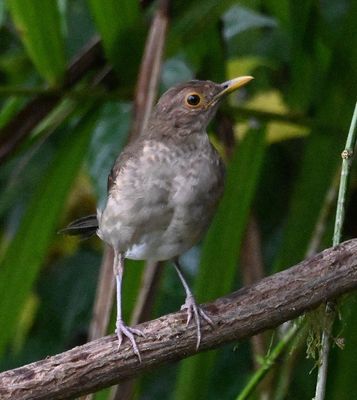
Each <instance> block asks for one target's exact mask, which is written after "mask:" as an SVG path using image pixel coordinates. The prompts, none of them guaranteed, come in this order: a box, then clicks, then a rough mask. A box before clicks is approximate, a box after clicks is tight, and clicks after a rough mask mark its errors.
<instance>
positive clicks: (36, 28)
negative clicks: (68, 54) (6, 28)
mask: <svg viewBox="0 0 357 400" xmlns="http://www.w3.org/2000/svg"><path fill="white" fill-rule="evenodd" d="M7 5H8V8H9V10H10V13H11V16H12V18H13V21H14V23H15V26H16V29H17V32H18V34H19V36H20V38H21V40H22V42H23V44H24V46H25V48H26V51H27V53H28V55H29V57H30V58H31V60H32V62H33V63H34V65H35V66H36V68H37V70H38V72H39V74H40V75H41V76H42V77H43V78H44V79H45V80H46V81H47V82H48V83H49V84H50V85H52V86H53V85H56V84H58V83H59V82H60V81H61V79H62V78H63V75H64V71H65V66H66V58H65V51H64V40H63V36H62V32H61V19H60V13H59V10H58V6H57V1H56V0H46V1H36V0H9V1H8V2H7Z"/></svg>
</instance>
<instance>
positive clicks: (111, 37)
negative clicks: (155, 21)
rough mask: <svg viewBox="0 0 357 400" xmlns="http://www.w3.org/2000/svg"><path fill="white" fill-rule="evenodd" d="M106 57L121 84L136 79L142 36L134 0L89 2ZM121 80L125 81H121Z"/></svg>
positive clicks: (142, 41) (136, 5)
mask: <svg viewBox="0 0 357 400" xmlns="http://www.w3.org/2000/svg"><path fill="white" fill-rule="evenodd" d="M88 2H89V6H90V10H91V13H92V15H93V17H94V21H95V25H96V27H97V29H98V31H99V33H100V36H101V38H102V40H103V46H104V51H105V54H106V56H107V57H108V59H109V61H110V62H111V63H112V64H113V66H114V67H115V68H116V70H117V71H118V73H119V74H120V76H121V78H123V81H125V78H126V77H127V76H132V77H134V76H135V72H136V70H137V66H138V64H139V60H140V57H141V49H142V46H143V43H144V39H145V35H143V32H142V25H141V20H140V19H139V17H140V8H139V2H138V1H136V0H88ZM123 76H124V77H123Z"/></svg>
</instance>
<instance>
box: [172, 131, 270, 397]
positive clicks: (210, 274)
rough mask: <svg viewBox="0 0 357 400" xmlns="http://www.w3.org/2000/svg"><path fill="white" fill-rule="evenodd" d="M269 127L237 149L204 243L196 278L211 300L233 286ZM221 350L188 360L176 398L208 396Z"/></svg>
mask: <svg viewBox="0 0 357 400" xmlns="http://www.w3.org/2000/svg"><path fill="white" fill-rule="evenodd" d="M265 143H266V141H265V129H264V128H261V129H251V130H250V131H249V132H248V133H247V135H246V136H245V138H244V140H243V141H242V143H240V145H239V147H238V148H237V149H236V150H235V153H234V154H233V157H232V160H231V162H230V164H229V167H228V171H227V179H226V187H225V193H224V197H223V199H222V202H221V204H220V207H219V210H218V212H217V215H216V217H215V219H214V222H213V224H212V226H211V228H210V229H209V231H208V234H207V237H206V240H205V242H204V244H203V249H202V258H201V267H200V271H199V274H198V276H197V279H196V290H195V293H196V295H197V298H198V299H203V298H204V300H211V299H214V298H216V297H219V296H222V295H224V294H227V293H228V292H229V291H230V290H231V289H232V287H233V283H234V281H235V278H236V274H237V263H238V259H239V251H240V246H241V243H242V239H243V235H244V232H245V228H246V223H247V219H248V217H249V212H250V208H251V204H252V201H253V198H254V194H255V191H256V187H257V182H258V178H259V175H260V171H261V166H262V161H263V156H264V152H265ZM216 355H217V352H216V351H210V352H207V353H202V354H199V355H197V356H195V357H192V358H190V359H188V360H184V361H183V363H182V365H181V368H180V372H179V377H178V385H177V387H176V393H175V398H176V399H177V400H179V399H198V398H206V395H205V394H206V391H207V390H208V388H209V386H210V374H211V373H212V369H213V365H214V361H215V358H216Z"/></svg>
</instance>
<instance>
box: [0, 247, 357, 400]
mask: <svg viewBox="0 0 357 400" xmlns="http://www.w3.org/2000/svg"><path fill="white" fill-rule="evenodd" d="M355 288H357V239H353V240H350V241H347V242H344V243H342V244H341V245H339V246H336V247H334V248H330V249H327V250H325V251H323V252H322V253H319V254H317V255H316V256H314V257H312V258H310V259H307V260H305V261H302V262H301V263H299V264H298V265H296V266H295V267H292V268H289V269H287V270H285V271H283V272H279V273H277V274H274V275H272V276H270V277H267V278H264V279H262V280H260V281H259V282H257V283H256V284H254V285H251V286H249V287H245V288H242V289H241V290H239V291H237V292H234V293H232V294H230V295H228V296H225V297H222V298H219V299H217V300H216V301H214V302H212V303H209V304H206V306H205V310H206V311H207V312H208V313H209V315H210V316H211V317H212V319H213V321H214V322H215V328H214V329H211V328H210V327H208V326H206V325H205V326H204V327H203V338H202V343H201V347H200V349H199V351H203V350H208V349H212V348H215V347H218V346H220V345H221V344H223V343H227V342H231V341H234V340H242V339H244V338H247V337H250V336H253V335H256V334H257V333H259V332H262V331H264V330H266V329H270V328H274V327H276V326H278V325H280V324H281V323H283V322H284V321H287V320H290V319H293V318H296V317H297V316H298V315H300V314H303V313H304V312H305V311H307V310H311V309H313V308H315V307H317V306H318V305H319V304H321V303H323V302H326V301H327V300H330V299H334V298H336V297H337V296H339V295H341V294H344V293H347V292H349V291H351V290H353V289H355ZM185 323H186V316H185V313H184V312H181V311H180V312H176V313H173V314H169V315H166V316H163V317H161V318H158V319H156V320H153V321H149V322H146V323H143V324H141V325H140V328H141V330H142V331H143V332H144V333H145V335H146V337H145V338H138V339H137V342H138V346H139V349H140V351H141V356H142V363H139V362H138V359H137V357H136V356H135V355H134V354H133V352H132V349H131V346H129V345H128V343H127V341H126V342H124V343H123V345H122V347H121V348H120V350H118V349H117V338H116V337H115V335H111V336H106V337H104V338H101V339H98V340H95V341H92V342H90V343H87V344H85V345H83V346H79V347H75V348H74V349H72V350H69V351H67V352H65V353H61V354H57V355H55V356H52V357H48V358H46V359H44V360H41V361H37V362H34V363H32V364H29V365H26V366H24V367H21V368H17V369H14V370H11V371H6V372H3V373H2V374H0V397H1V399H3V400H7V399H17V400H25V399H32V400H39V399H49V398H51V400H57V399H70V398H74V397H76V396H79V395H81V394H85V393H89V392H92V391H95V390H98V389H101V388H104V387H106V386H110V385H113V384H115V383H118V382H120V381H122V380H124V379H127V378H129V377H133V376H137V375H139V374H141V373H142V372H144V371H146V370H148V369H150V368H154V367H157V366H159V365H161V364H163V363H166V362H168V361H177V360H180V359H183V358H186V357H189V356H190V355H193V354H195V353H196V350H195V344H196V336H195V335H196V330H195V328H194V327H193V326H192V325H190V326H189V327H186V324H185Z"/></svg>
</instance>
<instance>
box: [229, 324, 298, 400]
mask: <svg viewBox="0 0 357 400" xmlns="http://www.w3.org/2000/svg"><path fill="white" fill-rule="evenodd" d="M302 325H303V317H302V318H300V319H299V320H298V321H297V322H295V323H293V325H292V327H291V328H290V329H289V330H288V331H287V333H286V334H285V335H284V336H283V338H282V339H281V340H280V341H279V343H278V344H277V345H276V346H275V348H274V349H273V350H272V352H271V353H270V354H269V355H268V356H267V357H266V358H265V360H264V362H263V364H262V365H261V367H260V368H259V369H258V370H257V371H256V372H255V373H254V375H252V377H251V378H250V380H249V381H248V383H247V385H246V386H245V387H244V389H243V390H242V392H241V393H240V394H239V396H238V397H237V399H236V400H246V399H248V398H249V396H250V395H251V394H252V392H253V391H254V389H255V388H256V386H257V385H258V384H259V382H261V381H262V379H263V378H264V377H265V375H266V374H267V373H268V371H269V370H270V369H271V367H272V365H273V364H274V363H275V362H276V360H277V359H278V358H279V357H280V355H281V354H282V353H283V351H284V350H285V349H286V347H287V345H288V344H289V343H290V341H291V339H292V338H293V337H294V336H295V334H296V333H297V332H298V330H299V329H300V328H301V326H302Z"/></svg>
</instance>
